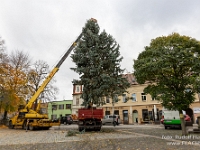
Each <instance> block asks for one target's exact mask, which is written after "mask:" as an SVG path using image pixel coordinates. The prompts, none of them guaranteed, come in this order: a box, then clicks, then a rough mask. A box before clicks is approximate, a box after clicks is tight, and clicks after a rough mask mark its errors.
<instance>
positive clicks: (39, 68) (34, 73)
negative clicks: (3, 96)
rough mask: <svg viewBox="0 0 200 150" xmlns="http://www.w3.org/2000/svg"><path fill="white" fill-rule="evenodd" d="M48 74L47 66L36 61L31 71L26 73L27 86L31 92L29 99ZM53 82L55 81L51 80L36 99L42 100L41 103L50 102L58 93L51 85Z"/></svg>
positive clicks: (42, 62)
mask: <svg viewBox="0 0 200 150" xmlns="http://www.w3.org/2000/svg"><path fill="white" fill-rule="evenodd" d="M49 72H50V70H49V65H48V64H47V63H46V62H44V61H42V60H38V61H36V62H35V63H34V65H33V67H32V69H31V70H30V71H29V73H28V81H29V83H28V86H29V90H30V91H31V95H29V98H30V97H31V96H32V95H33V94H34V93H35V92H36V91H37V90H38V89H39V87H40V85H41V84H42V82H43V81H44V80H45V78H46V76H47V74H49ZM55 82H56V80H55V79H52V80H51V81H50V82H49V83H48V85H47V86H46V88H45V89H44V91H43V92H42V93H41V95H40V96H39V98H38V99H40V100H42V101H43V102H47V101H52V99H55V98H56V96H55V95H56V94H57V93H58V88H57V87H55V86H54V85H53V83H55ZM36 104H37V101H36ZM35 106H36V105H35Z"/></svg>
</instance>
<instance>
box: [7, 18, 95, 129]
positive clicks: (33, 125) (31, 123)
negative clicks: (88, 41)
mask: <svg viewBox="0 0 200 150" xmlns="http://www.w3.org/2000/svg"><path fill="white" fill-rule="evenodd" d="M90 21H94V22H96V19H93V18H91V19H90ZM81 37H82V33H81V34H80V35H79V36H78V37H77V39H76V40H75V42H74V43H73V44H72V45H71V46H70V48H69V49H68V50H67V52H66V53H65V54H64V55H63V56H62V58H61V59H60V61H59V62H58V63H57V65H56V66H55V67H54V68H53V70H52V71H51V72H50V73H49V75H48V76H47V77H46V79H45V80H44V81H43V83H42V84H41V86H40V87H39V89H38V90H37V91H36V92H35V94H34V95H33V96H32V97H31V99H30V100H29V102H28V103H27V104H26V105H25V107H22V108H19V111H18V113H17V114H16V115H15V116H14V117H12V118H11V119H10V120H9V124H8V127H9V128H10V129H13V128H14V127H15V126H21V127H22V129H27V128H29V129H30V130H34V129H49V128H50V127H51V126H56V125H60V122H53V121H52V120H50V119H48V115H47V114H42V113H40V112H39V111H38V109H37V110H33V109H32V106H33V104H34V102H36V100H37V98H38V97H39V95H40V94H41V93H42V92H43V91H44V89H45V87H46V86H47V84H48V83H49V82H50V81H51V79H52V78H53V76H54V75H55V74H56V72H58V70H59V68H60V66H61V65H62V64H63V62H64V61H65V59H66V58H67V57H68V56H69V54H70V53H71V51H72V50H73V49H74V47H75V46H76V43H77V42H78V41H79V40H80V38H81Z"/></svg>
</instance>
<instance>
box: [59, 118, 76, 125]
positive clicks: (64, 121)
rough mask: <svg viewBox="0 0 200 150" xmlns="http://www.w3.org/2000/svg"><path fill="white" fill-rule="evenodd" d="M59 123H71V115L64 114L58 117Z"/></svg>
mask: <svg viewBox="0 0 200 150" xmlns="http://www.w3.org/2000/svg"><path fill="white" fill-rule="evenodd" d="M60 123H61V124H69V125H70V124H72V123H73V119H72V117H71V116H64V117H61V119H60Z"/></svg>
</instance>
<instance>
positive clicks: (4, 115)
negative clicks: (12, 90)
mask: <svg viewBox="0 0 200 150" xmlns="http://www.w3.org/2000/svg"><path fill="white" fill-rule="evenodd" d="M7 114H8V111H7V110H5V111H4V114H3V120H6V119H7Z"/></svg>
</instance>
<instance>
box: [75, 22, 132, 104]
mask: <svg viewBox="0 0 200 150" xmlns="http://www.w3.org/2000/svg"><path fill="white" fill-rule="evenodd" d="M99 30H100V28H99V25H98V24H97V22H94V21H92V20H88V21H87V22H86V24H85V27H84V28H83V30H82V35H83V36H82V38H81V39H80V41H79V43H78V45H77V47H76V48H75V50H74V54H72V55H71V58H72V60H73V62H74V63H75V64H76V67H75V68H71V69H72V70H74V71H75V72H77V73H79V75H80V81H78V84H81V85H83V86H84V88H83V93H82V98H83V100H84V101H83V105H84V106H87V105H88V104H90V103H91V102H92V103H93V104H96V105H97V106H99V105H103V104H104V103H105V101H104V99H103V97H105V96H108V97H111V98H112V99H114V97H116V95H122V94H123V93H124V92H126V89H127V88H128V87H129V83H128V81H127V80H126V79H125V78H122V73H123V71H124V70H122V69H121V68H120V62H121V61H122V59H123V57H121V56H120V52H119V45H118V44H117V42H116V41H115V40H114V39H113V37H112V36H111V35H108V34H107V33H106V32H105V31H103V32H101V33H99V32H100V31H99Z"/></svg>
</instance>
